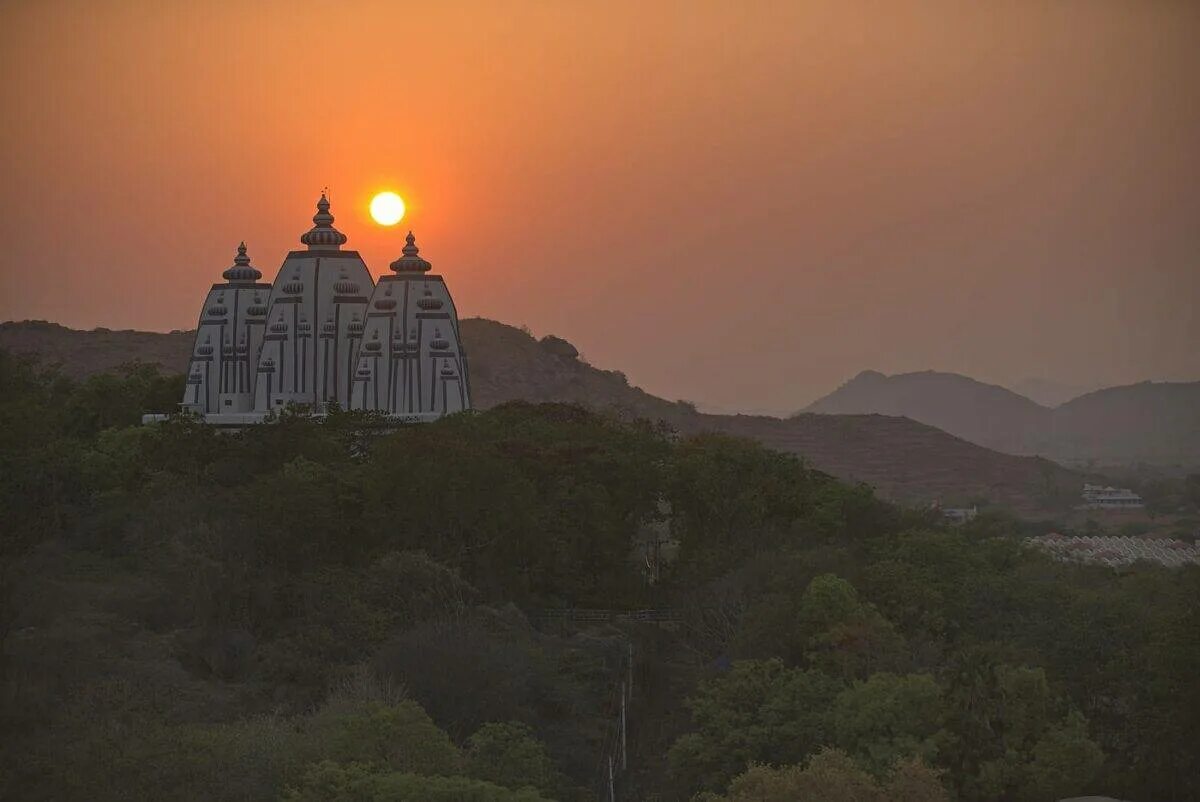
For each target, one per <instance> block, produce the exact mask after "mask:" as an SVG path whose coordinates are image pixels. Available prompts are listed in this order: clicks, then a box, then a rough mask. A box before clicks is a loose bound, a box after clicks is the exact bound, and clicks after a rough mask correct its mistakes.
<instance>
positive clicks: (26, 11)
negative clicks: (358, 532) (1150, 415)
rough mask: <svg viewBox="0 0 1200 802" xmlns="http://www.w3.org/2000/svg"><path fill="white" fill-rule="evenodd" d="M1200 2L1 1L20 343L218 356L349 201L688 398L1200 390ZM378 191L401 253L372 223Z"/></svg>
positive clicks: (773, 402) (372, 233)
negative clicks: (30, 322)
mask: <svg viewBox="0 0 1200 802" xmlns="http://www.w3.org/2000/svg"><path fill="white" fill-rule="evenodd" d="M1197 42H1200V4H1197V3H1190V2H1180V3H1172V2H1154V1H1153V0H1147V1H1146V2H1134V1H1133V0H1130V1H1129V2H1104V1H1103V0H1093V2H1077V3H1073V2H1053V3H1051V2H1047V3H1036V2H1014V3H964V2H961V0H954V1H953V2H945V3H935V2H913V3H905V2H900V0H896V1H895V2H861V3H857V4H855V3H842V2H837V3H835V2H830V3H791V4H783V3H753V2H748V3H732V2H731V3H726V4H716V3H712V4H706V3H698V2H680V3H668V2H646V0H639V1H638V2H631V3H619V2H604V3H600V2H595V3H585V2H549V1H547V2H529V3H503V2H488V3H483V2H481V3H454V2H448V3H411V4H407V3H399V2H377V3H372V2H342V3H331V2H322V3H316V2H314V3H305V2H297V1H296V0H291V2H279V3H273V2H254V3H250V2H246V3H232V2H226V3H222V2H207V3H183V2H179V3H175V2H170V3H164V2H127V3H108V2H96V1H95V0H93V1H92V2H52V1H49V0H40V1H39V2H26V3H22V2H5V3H3V4H0V59H2V64H3V70H4V73H3V74H4V76H5V81H4V83H3V86H0V99H2V102H3V106H2V108H3V109H4V121H5V122H4V125H3V127H2V128H0V136H2V137H3V142H4V145H3V152H2V158H3V175H4V179H5V186H4V190H3V201H2V203H3V209H2V212H3V219H4V229H5V231H6V233H7V242H6V243H5V246H4V251H3V253H4V255H3V258H2V260H0V318H3V319H24V318H45V319H50V320H56V321H59V322H62V323H64V324H67V325H71V326H76V327H92V326H98V325H99V326H107V327H110V328H141V329H158V330H168V329H173V328H190V327H192V326H194V325H195V320H196V315H197V313H198V310H199V305H200V303H201V301H202V299H203V297H204V290H205V289H206V288H207V286H208V285H210V284H211V283H212V282H213V281H215V280H219V276H220V273H221V271H222V270H223V269H224V268H226V267H227V266H228V265H229V264H230V263H231V260H232V257H233V253H234V248H235V246H236V245H237V242H238V241H239V240H240V239H243V238H244V239H245V240H246V242H247V244H248V245H249V247H250V254H251V256H252V257H253V258H254V262H255V264H256V265H257V266H258V267H259V268H260V269H261V270H262V271H263V272H264V274H266V277H267V278H268V279H270V278H273V277H274V274H275V271H276V269H277V268H278V266H279V264H280V262H281V260H282V258H283V255H284V253H285V252H286V251H287V250H288V249H290V248H295V247H299V244H298V240H297V238H298V236H299V235H300V234H301V233H302V232H303V231H305V230H306V229H307V228H308V227H309V225H310V222H309V218H310V217H311V215H312V212H313V202H314V200H315V199H316V196H317V194H318V193H319V191H320V189H321V187H323V186H326V185H328V186H329V187H330V191H331V198H332V201H333V212H334V214H335V215H336V216H337V226H338V227H339V228H340V229H341V230H342V231H344V232H345V233H346V234H347V235H348V236H349V237H350V243H349V246H348V247H353V248H357V249H358V250H360V251H361V252H362V253H363V255H364V257H365V258H366V260H367V263H368V264H369V265H370V266H371V268H372V270H373V271H374V272H375V273H376V274H378V273H379V272H381V271H383V270H386V269H387V264H388V262H390V261H391V260H392V259H394V258H396V257H397V256H398V255H399V251H400V247H401V246H402V245H403V234H404V233H405V231H406V230H407V228H406V227H407V226H408V225H410V224H411V226H412V227H413V228H414V229H415V231H416V234H417V237H418V244H420V245H421V247H422V256H427V257H428V258H429V259H430V260H431V261H432V262H433V264H434V268H435V270H436V271H438V272H440V273H442V274H443V275H445V276H446V277H447V279H448V281H449V282H450V287H451V289H452V290H453V292H454V294H455V298H456V301H457V305H458V308H459V311H460V313H461V314H463V315H467V316H471V315H482V316H486V317H492V318H496V319H499V320H502V321H505V322H509V323H513V324H517V325H519V324H526V325H528V326H529V327H530V328H531V329H533V331H534V332H535V333H536V334H538V335H541V334H544V333H548V332H553V333H557V334H560V335H562V336H564V337H566V338H567V339H569V340H571V341H572V342H574V343H575V344H576V345H577V346H578V347H579V349H580V350H581V351H582V352H583V353H584V355H585V356H586V357H587V358H588V359H589V360H590V361H592V362H593V363H594V364H597V365H599V366H601V367H608V368H617V369H620V370H624V371H625V372H626V373H627V374H628V375H629V376H630V379H631V380H632V381H633V382H635V383H637V384H640V385H642V386H643V387H645V388H646V389H648V390H650V391H651V392H655V393H658V394H661V395H665V396H667V397H671V398H678V397H682V398H688V399H692V400H694V401H697V402H700V403H701V404H702V405H712V406H717V407H723V408H730V409H772V410H786V409H791V408H795V407H798V406H800V405H802V404H804V403H806V402H808V401H809V400H811V399H812V398H814V397H815V396H816V395H819V394H821V393H823V392H825V391H828V390H829V389H832V388H833V387H834V386H836V384H838V383H839V382H841V381H843V380H844V379H846V378H848V377H849V376H851V375H853V374H854V373H856V372H858V371H859V370H861V369H864V368H875V369H879V370H883V371H885V372H898V371H904V370H917V369H923V368H936V369H943V370H956V371H960V372H965V373H969V374H971V375H974V376H976V377H977V378H981V379H985V380H991V381H998V382H1006V383H1007V382H1015V381H1019V380H1020V379H1023V378H1027V377H1053V378H1058V379H1060V380H1062V381H1065V382H1069V383H1120V382H1128V381H1135V380H1140V379H1144V378H1180V379H1182V378H1197V377H1200V347H1198V346H1200V312H1198V311H1197V309H1198V306H1200V47H1197V46H1196V43H1197ZM381 188H393V189H396V190H398V191H399V192H400V193H401V194H402V195H403V196H404V198H405V199H406V201H407V202H408V204H409V216H408V218H407V219H406V220H405V222H404V223H402V226H403V227H405V228H404V230H400V227H398V228H397V229H381V228H379V227H377V226H374V225H373V224H372V223H370V221H369V219H368V217H367V213H366V204H367V200H368V199H369V197H370V195H371V193H372V192H373V191H375V190H377V189H381Z"/></svg>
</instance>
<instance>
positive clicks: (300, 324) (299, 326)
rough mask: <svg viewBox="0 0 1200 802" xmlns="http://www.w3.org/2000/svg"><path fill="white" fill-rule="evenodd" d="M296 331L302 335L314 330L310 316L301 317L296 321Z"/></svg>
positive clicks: (304, 335)
mask: <svg viewBox="0 0 1200 802" xmlns="http://www.w3.org/2000/svg"><path fill="white" fill-rule="evenodd" d="M296 331H298V332H299V333H300V336H301V337H306V336H308V333H309V332H310V331H312V326H311V325H310V324H309V322H308V318H306V317H301V318H300V319H299V320H298V321H296Z"/></svg>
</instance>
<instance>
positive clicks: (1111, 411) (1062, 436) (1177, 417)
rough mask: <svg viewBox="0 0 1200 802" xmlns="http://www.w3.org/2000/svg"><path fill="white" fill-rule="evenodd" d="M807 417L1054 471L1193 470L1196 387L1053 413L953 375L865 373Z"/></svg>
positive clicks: (1137, 389) (1154, 387) (1198, 420)
mask: <svg viewBox="0 0 1200 802" xmlns="http://www.w3.org/2000/svg"><path fill="white" fill-rule="evenodd" d="M804 411H805V412H808V413H821V414H834V415H847V414H864V413H878V414H882V415H902V416H904V417H908V418H912V419H913V420H916V421H920V422H922V423H926V424H929V425H930V426H935V427H937V428H939V429H942V430H944V431H947V432H950V433H951V434H954V435H956V436H958V437H961V438H963V439H965V440H969V441H971V442H972V443H978V444H979V445H982V446H986V447H988V448H992V449H996V450H997V451H1004V452H1006V453H1010V454H1024V455H1033V454H1042V455H1045V456H1048V457H1050V458H1051V459H1055V460H1058V461H1061V462H1070V463H1086V462H1096V463H1098V464H1108V465H1117V464H1135V463H1139V462H1145V463H1149V464H1155V465H1183V466H1189V465H1191V466H1196V465H1200V382H1188V383H1171V382H1142V383H1141V384H1131V385H1128V386H1125V387H1110V388H1108V389H1104V390H1097V391H1095V392H1092V393H1087V394H1086V395H1082V396H1080V397H1078V398H1075V399H1073V400H1070V401H1068V402H1067V403H1065V404H1061V405H1059V406H1057V407H1053V408H1051V407H1046V406H1042V405H1041V404H1037V403H1035V402H1033V401H1031V400H1029V399H1028V398H1025V397H1024V396H1021V395H1018V394H1016V393H1014V392H1012V391H1010V390H1006V389H1005V388H1003V387H998V386H996V385H992V384H983V383H982V382H978V381H975V380H974V379H971V378H968V377H966V376H960V375H958V374H955V373H937V372H934V371H922V372H920V373H903V374H898V375H895V376H885V375H884V374H882V373H877V372H875V371H872V370H868V371H863V372H862V373H860V374H858V375H857V376H855V377H854V378H853V379H851V380H850V381H848V382H846V383H845V384H843V385H842V386H841V387H839V388H838V389H837V390H835V391H833V392H832V393H830V394H829V395H827V396H825V397H824V398H821V399H820V400H818V401H816V402H814V403H813V404H811V405H809V406H808V407H807V408H806V409H805V410H804Z"/></svg>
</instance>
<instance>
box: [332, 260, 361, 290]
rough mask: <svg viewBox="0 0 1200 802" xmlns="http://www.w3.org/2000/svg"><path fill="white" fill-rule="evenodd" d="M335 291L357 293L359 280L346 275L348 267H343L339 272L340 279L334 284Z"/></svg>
mask: <svg viewBox="0 0 1200 802" xmlns="http://www.w3.org/2000/svg"><path fill="white" fill-rule="evenodd" d="M333 291H334V292H336V293H337V294H338V295H357V294H358V282H357V281H351V280H350V277H349V276H348V275H346V268H344V267H343V268H342V270H341V272H340V273H338V280H337V281H336V282H335V283H334V285H333Z"/></svg>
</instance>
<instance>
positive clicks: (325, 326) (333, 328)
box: [321, 312, 337, 337]
mask: <svg viewBox="0 0 1200 802" xmlns="http://www.w3.org/2000/svg"><path fill="white" fill-rule="evenodd" d="M335 334H337V323H335V322H334V320H333V313H332V312H330V313H329V316H328V317H326V318H325V322H324V323H322V324H321V336H322V337H332V336H334V335H335Z"/></svg>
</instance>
